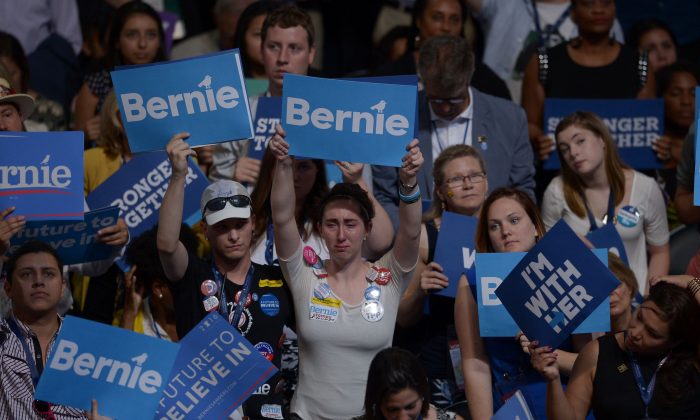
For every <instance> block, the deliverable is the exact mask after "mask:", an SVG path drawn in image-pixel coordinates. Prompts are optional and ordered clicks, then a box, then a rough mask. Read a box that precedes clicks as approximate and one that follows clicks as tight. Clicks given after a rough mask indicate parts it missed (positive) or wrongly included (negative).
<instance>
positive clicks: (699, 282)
mask: <svg viewBox="0 0 700 420" xmlns="http://www.w3.org/2000/svg"><path fill="white" fill-rule="evenodd" d="M688 290H689V291H690V294H692V295H693V296H695V295H697V294H698V292H700V278H698V277H695V278H694V279H692V280H691V281H689V282H688Z"/></svg>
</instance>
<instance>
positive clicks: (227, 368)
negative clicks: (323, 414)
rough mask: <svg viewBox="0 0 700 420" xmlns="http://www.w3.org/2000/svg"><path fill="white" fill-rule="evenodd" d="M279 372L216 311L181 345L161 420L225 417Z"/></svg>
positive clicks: (168, 386)
mask: <svg viewBox="0 0 700 420" xmlns="http://www.w3.org/2000/svg"><path fill="white" fill-rule="evenodd" d="M192 372H197V373H196V374H192ZM276 372H277V368H275V366H274V365H273V364H272V363H270V362H269V361H268V360H267V359H266V358H264V357H263V356H262V355H261V354H260V353H259V352H258V351H257V350H256V349H255V348H254V347H253V346H252V345H251V344H250V343H249V342H248V341H247V340H246V339H245V338H243V336H242V335H240V333H239V332H238V331H236V329H235V328H233V327H232V326H231V324H229V323H228V322H227V321H226V320H225V319H224V318H222V317H221V315H219V313H218V312H216V311H215V312H212V313H210V314H209V315H207V316H206V317H205V318H204V319H203V320H202V321H201V322H200V323H199V324H197V326H196V327H194V328H193V329H192V331H190V332H189V333H188V334H187V335H186V336H185V338H183V339H182V340H181V341H180V352H179V353H178V355H177V360H176V362H175V368H174V369H173V371H172V372H171V375H170V380H169V382H168V384H167V386H166V387H165V389H164V391H163V398H162V399H161V401H160V405H159V406H158V411H157V412H156V416H155V418H157V419H161V418H168V419H185V418H188V419H189V418H193V419H202V418H208V419H209V418H211V419H220V418H225V417H226V416H228V415H229V414H230V413H231V412H232V411H233V410H235V409H236V408H237V407H238V406H239V405H241V404H242V403H243V402H244V401H245V400H246V398H247V397H248V396H249V395H250V394H251V393H252V392H253V391H255V389H256V388H257V387H258V386H260V385H262V384H264V383H265V381H266V380H267V379H268V378H270V377H271V376H272V375H274V374H275V373H276ZM275 418H276V417H275ZM280 418H281V417H280Z"/></svg>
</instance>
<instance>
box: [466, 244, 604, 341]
mask: <svg viewBox="0 0 700 420" xmlns="http://www.w3.org/2000/svg"><path fill="white" fill-rule="evenodd" d="M592 251H593V254H595V256H596V257H598V259H600V261H602V262H603V263H604V264H605V265H606V266H607V264H608V252H607V250H606V249H593V250H592ZM525 255H526V253H525V252H507V253H477V254H476V262H475V265H476V278H477V283H476V296H474V300H475V301H476V304H477V310H478V313H479V332H480V333H481V336H482V337H515V334H517V333H518V331H520V328H519V327H518V325H517V324H516V323H515V321H514V320H513V317H511V315H510V313H508V310H506V308H505V307H504V306H503V303H501V300H500V299H498V296H496V289H497V288H498V286H500V285H501V283H503V279H505V278H506V277H508V274H510V272H511V271H513V267H515V266H516V265H517V264H518V263H519V262H520V261H521V260H522V259H523V257H525ZM607 331H610V298H609V297H608V298H606V300H605V301H603V303H601V304H600V306H598V307H597V308H596V309H595V310H594V311H593V313H591V315H590V316H589V317H588V318H586V320H585V321H583V322H582V323H581V325H579V326H578V328H576V329H575V330H574V334H585V333H593V332H607Z"/></svg>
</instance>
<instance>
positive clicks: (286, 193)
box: [268, 124, 301, 260]
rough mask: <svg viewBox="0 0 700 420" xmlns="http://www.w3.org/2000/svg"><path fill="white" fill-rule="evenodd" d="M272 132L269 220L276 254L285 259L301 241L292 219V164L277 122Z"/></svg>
mask: <svg viewBox="0 0 700 420" xmlns="http://www.w3.org/2000/svg"><path fill="white" fill-rule="evenodd" d="M275 131H276V132H275V135H274V136H272V138H271V139H270V143H269V145H268V147H269V148H270V150H271V151H272V154H273V155H274V156H275V158H276V159H277V162H276V163H275V174H274V176H273V178H272V191H271V192H270V207H271V208H272V223H273V225H274V228H275V248H276V250H277V256H278V257H279V258H280V259H283V260H286V259H288V258H289V257H291V256H292V254H294V251H296V250H297V248H298V247H299V245H300V243H301V238H300V237H299V230H298V229H297V222H296V220H295V219H294V209H295V206H296V195H295V194H294V167H293V162H292V158H291V156H289V143H287V141H286V140H285V139H284V137H285V136H286V133H285V132H284V129H283V128H282V126H281V125H280V124H277V126H276V127H275Z"/></svg>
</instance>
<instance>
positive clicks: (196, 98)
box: [112, 50, 253, 153]
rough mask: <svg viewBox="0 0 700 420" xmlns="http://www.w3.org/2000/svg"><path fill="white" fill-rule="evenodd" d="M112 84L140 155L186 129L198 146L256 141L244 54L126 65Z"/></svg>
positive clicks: (134, 149)
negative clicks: (244, 79) (251, 139)
mask: <svg viewBox="0 0 700 420" xmlns="http://www.w3.org/2000/svg"><path fill="white" fill-rule="evenodd" d="M112 81H113V82H114V89H115V91H116V94H117V102H118V103H119V110H120V111H121V117H122V121H123V123H124V128H125V129H126V134H127V137H128V139H129V146H130V147H131V151H132V152H134V153H138V152H144V151H149V150H163V149H165V145H166V144H167V142H168V140H169V139H170V137H172V136H173V135H174V134H176V133H179V132H183V131H185V132H189V133H190V134H191V137H190V138H189V139H188V140H187V141H188V143H189V144H190V146H193V147H194V146H202V145H206V144H212V143H221V142H224V141H231V140H241V139H249V138H252V137H253V127H252V123H251V117H250V107H249V105H248V100H247V95H246V90H245V83H244V81H243V71H242V70H241V60H240V56H239V53H238V50H229V51H224V52H220V53H215V54H209V55H204V56H199V57H194V58H188V59H185V60H178V61H168V62H163V63H156V64H148V65H144V66H129V67H124V68H120V69H117V70H115V71H113V72H112Z"/></svg>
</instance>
